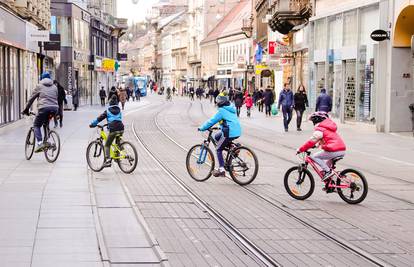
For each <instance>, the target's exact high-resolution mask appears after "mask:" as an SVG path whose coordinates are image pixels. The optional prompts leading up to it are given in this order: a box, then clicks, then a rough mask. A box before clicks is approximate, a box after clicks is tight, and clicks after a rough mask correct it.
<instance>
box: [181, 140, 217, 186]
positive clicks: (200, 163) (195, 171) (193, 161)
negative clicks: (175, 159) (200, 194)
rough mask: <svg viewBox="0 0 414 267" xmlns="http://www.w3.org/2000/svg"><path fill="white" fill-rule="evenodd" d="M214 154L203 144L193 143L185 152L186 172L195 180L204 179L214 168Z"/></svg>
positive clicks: (200, 180)
mask: <svg viewBox="0 0 414 267" xmlns="http://www.w3.org/2000/svg"><path fill="white" fill-rule="evenodd" d="M214 165H215V162H214V154H213V152H212V151H211V149H210V148H209V147H207V146H205V145H195V146H193V147H192V148H190V150H189V151H188V153H187V158H186V167H187V171H188V174H189V175H190V176H191V178H193V179H194V180H196V181H197V182H203V181H206V180H207V179H208V178H210V177H211V173H212V172H213V170H214Z"/></svg>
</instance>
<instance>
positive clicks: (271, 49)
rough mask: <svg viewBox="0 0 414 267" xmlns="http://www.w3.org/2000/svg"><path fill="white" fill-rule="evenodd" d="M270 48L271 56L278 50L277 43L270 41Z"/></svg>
mask: <svg viewBox="0 0 414 267" xmlns="http://www.w3.org/2000/svg"><path fill="white" fill-rule="evenodd" d="M268 47H269V55H273V54H274V53H275V50H276V42H274V41H269V44H268Z"/></svg>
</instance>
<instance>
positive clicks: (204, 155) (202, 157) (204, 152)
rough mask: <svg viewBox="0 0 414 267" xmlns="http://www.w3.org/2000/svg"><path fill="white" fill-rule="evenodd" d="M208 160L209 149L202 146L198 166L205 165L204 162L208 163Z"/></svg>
mask: <svg viewBox="0 0 414 267" xmlns="http://www.w3.org/2000/svg"><path fill="white" fill-rule="evenodd" d="M206 158H207V149H206V147H205V144H202V145H201V151H200V156H199V157H198V159H197V163H198V164H204V162H206Z"/></svg>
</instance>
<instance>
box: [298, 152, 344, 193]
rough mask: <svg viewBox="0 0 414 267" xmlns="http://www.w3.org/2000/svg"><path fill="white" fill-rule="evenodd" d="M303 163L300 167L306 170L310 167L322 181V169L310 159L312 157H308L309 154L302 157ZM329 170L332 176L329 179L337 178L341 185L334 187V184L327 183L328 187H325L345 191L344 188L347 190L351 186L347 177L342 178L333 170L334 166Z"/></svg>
mask: <svg viewBox="0 0 414 267" xmlns="http://www.w3.org/2000/svg"><path fill="white" fill-rule="evenodd" d="M303 161H304V162H305V163H304V164H303V165H304V166H303V165H302V167H305V168H307V166H308V165H310V166H311V167H312V169H313V170H314V171H315V172H316V173H317V174H318V176H319V178H320V179H321V181H322V179H323V176H324V174H323V172H322V169H321V168H320V167H319V165H318V164H317V163H316V162H315V161H314V160H313V159H312V157H311V156H310V153H307V154H306V155H305V156H304V158H303ZM331 170H332V172H333V176H332V178H331V179H333V177H336V178H338V179H340V180H341V184H340V185H339V186H338V185H336V183H328V185H327V187H328V188H340V189H346V188H349V187H350V184H351V181H350V180H349V178H347V177H343V176H341V174H340V173H339V172H337V171H336V170H335V166H332V167H331ZM342 181H344V182H345V183H342Z"/></svg>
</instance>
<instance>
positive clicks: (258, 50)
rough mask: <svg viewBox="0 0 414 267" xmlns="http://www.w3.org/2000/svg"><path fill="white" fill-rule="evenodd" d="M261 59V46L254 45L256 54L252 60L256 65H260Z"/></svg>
mask: <svg viewBox="0 0 414 267" xmlns="http://www.w3.org/2000/svg"><path fill="white" fill-rule="evenodd" d="M262 59H263V47H262V45H261V44H257V45H256V53H255V55H254V60H255V61H256V63H261V62H262Z"/></svg>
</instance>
